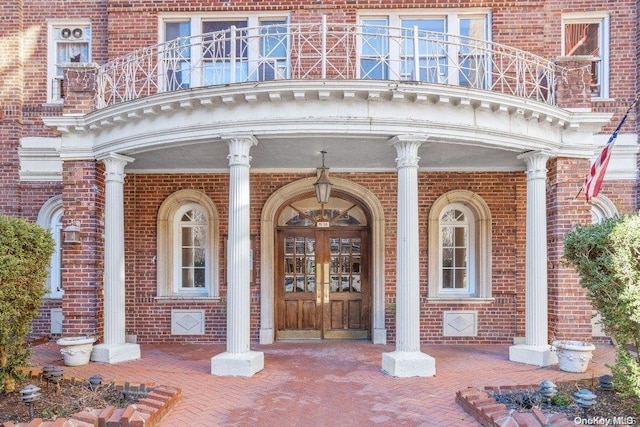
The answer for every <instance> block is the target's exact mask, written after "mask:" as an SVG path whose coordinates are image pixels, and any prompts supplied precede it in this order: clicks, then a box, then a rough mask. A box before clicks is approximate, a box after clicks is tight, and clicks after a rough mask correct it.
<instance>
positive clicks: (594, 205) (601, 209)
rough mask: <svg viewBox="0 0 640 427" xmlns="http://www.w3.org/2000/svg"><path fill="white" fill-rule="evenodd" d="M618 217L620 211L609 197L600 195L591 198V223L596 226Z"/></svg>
mask: <svg viewBox="0 0 640 427" xmlns="http://www.w3.org/2000/svg"><path fill="white" fill-rule="evenodd" d="M617 216H618V209H617V208H616V205H614V204H613V202H612V201H611V200H610V199H609V198H608V197H607V196H602V195H600V196H596V197H593V198H591V221H592V222H593V223H594V224H597V223H600V222H602V221H604V220H605V219H609V218H615V217H617Z"/></svg>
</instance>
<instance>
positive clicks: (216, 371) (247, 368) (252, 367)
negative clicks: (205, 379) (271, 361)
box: [211, 351, 264, 377]
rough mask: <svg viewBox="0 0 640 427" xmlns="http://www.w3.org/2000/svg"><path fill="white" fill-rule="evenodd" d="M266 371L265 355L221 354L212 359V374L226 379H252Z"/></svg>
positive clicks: (247, 353) (252, 353)
mask: <svg viewBox="0 0 640 427" xmlns="http://www.w3.org/2000/svg"><path fill="white" fill-rule="evenodd" d="M263 369H264V353H262V352H261V351H248V352H246V353H228V352H226V351H225V352H224V353H220V354H217V355H215V356H213V357H212V358H211V374H212V375H218V376H224V377H251V376H253V374H255V373H256V372H260V371H261V370H263Z"/></svg>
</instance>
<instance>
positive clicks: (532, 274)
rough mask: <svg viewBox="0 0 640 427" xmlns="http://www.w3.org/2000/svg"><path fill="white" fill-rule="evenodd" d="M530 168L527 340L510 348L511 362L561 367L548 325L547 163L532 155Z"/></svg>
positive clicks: (529, 155) (524, 156) (527, 155)
mask: <svg viewBox="0 0 640 427" xmlns="http://www.w3.org/2000/svg"><path fill="white" fill-rule="evenodd" d="M518 158H519V159H522V160H524V161H525V163H526V165H527V227H526V245H527V247H526V267H525V340H524V344H518V345H514V346H511V347H510V348H509V360H511V361H514V362H520V363H526V364H529V365H536V366H548V365H552V364H554V363H558V361H557V358H556V355H555V353H553V352H552V351H551V347H550V346H549V342H548V331H547V327H548V322H547V311H548V307H547V306H548V302H547V192H546V185H547V168H546V165H547V159H548V158H549V156H548V155H546V154H544V153H540V152H529V153H525V154H521V155H520V156H518Z"/></svg>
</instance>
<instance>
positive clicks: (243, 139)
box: [222, 134, 258, 166]
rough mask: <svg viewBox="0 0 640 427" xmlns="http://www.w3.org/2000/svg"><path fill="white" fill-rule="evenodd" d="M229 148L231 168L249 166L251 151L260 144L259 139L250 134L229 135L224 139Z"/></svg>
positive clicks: (228, 157)
mask: <svg viewBox="0 0 640 427" xmlns="http://www.w3.org/2000/svg"><path fill="white" fill-rule="evenodd" d="M222 140H223V141H226V143H227V145H228V146H229V155H228V156H227V159H229V166H236V165H244V166H249V164H250V163H251V156H250V155H249V151H250V150H251V147H253V146H254V145H257V144H258V139H257V138H256V137H255V136H253V135H250V134H238V135H228V136H223V137H222Z"/></svg>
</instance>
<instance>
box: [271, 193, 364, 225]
mask: <svg viewBox="0 0 640 427" xmlns="http://www.w3.org/2000/svg"><path fill="white" fill-rule="evenodd" d="M366 225H367V217H366V215H365V213H364V211H363V210H362V208H361V207H360V206H358V205H357V204H355V203H354V202H352V201H350V200H346V199H342V198H339V197H330V198H329V203H327V204H326V205H324V206H320V204H319V203H318V201H317V200H316V198H315V196H314V197H308V198H304V199H301V200H297V201H295V202H293V203H290V204H289V205H287V206H286V207H284V208H283V210H282V211H281V213H280V215H279V217H278V226H289V227H322V226H326V227H333V226H366Z"/></svg>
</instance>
